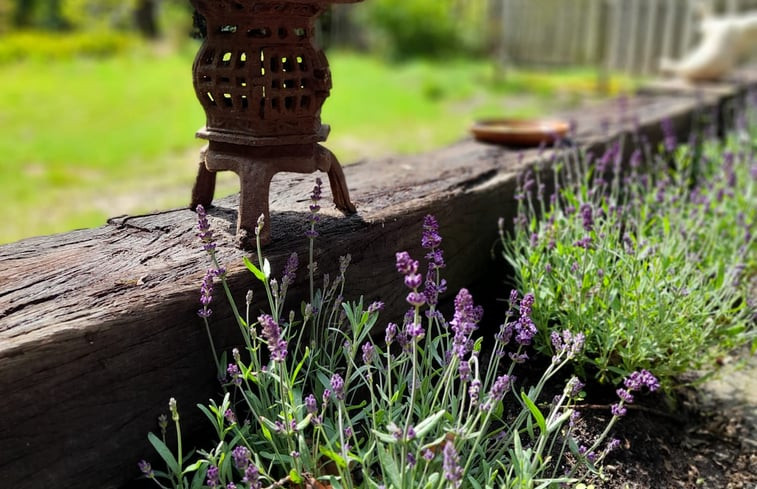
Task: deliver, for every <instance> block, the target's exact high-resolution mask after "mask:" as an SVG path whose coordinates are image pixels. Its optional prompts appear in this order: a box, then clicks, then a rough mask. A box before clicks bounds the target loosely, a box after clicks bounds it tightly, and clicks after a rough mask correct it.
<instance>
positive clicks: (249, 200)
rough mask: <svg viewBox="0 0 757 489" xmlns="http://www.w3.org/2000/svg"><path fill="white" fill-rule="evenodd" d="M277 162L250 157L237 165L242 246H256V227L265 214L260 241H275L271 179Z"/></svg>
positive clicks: (239, 228)
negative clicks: (251, 158) (272, 225)
mask: <svg viewBox="0 0 757 489" xmlns="http://www.w3.org/2000/svg"><path fill="white" fill-rule="evenodd" d="M276 172H277V169H276V168H275V165H273V164H271V163H269V162H267V161H249V162H246V164H241V165H239V166H238V167H237V168H236V173H237V175H239V186H240V192H239V214H238V216H237V239H236V240H237V244H238V245H239V246H240V247H242V248H252V247H254V246H255V228H256V227H257V224H258V218H259V217H260V216H261V215H262V216H263V228H262V229H261V231H260V243H261V245H266V244H268V243H270V242H271V214H270V211H269V208H268V197H269V194H270V187H271V180H272V179H273V176H274V175H275V174H276Z"/></svg>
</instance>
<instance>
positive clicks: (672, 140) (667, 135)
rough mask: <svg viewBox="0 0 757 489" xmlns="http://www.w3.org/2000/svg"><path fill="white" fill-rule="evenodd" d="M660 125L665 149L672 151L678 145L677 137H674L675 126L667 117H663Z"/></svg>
mask: <svg viewBox="0 0 757 489" xmlns="http://www.w3.org/2000/svg"><path fill="white" fill-rule="evenodd" d="M660 126H661V127H662V135H663V145H664V146H665V150H666V151H668V152H672V151H674V150H675V149H676V146H677V145H678V138H677V137H676V132H675V128H674V127H673V121H672V120H671V119H669V118H665V119H663V120H662V122H661V123H660Z"/></svg>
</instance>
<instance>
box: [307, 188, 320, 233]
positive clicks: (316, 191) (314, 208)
mask: <svg viewBox="0 0 757 489" xmlns="http://www.w3.org/2000/svg"><path fill="white" fill-rule="evenodd" d="M322 185H323V182H322V181H321V179H320V178H316V179H315V186H314V187H313V193H312V194H310V206H309V209H310V215H309V217H308V221H309V222H310V228H308V230H307V231H305V236H306V237H308V238H310V239H315V238H317V237H318V231H316V230H315V225H316V224H317V223H318V222H319V221H320V220H321V217H320V216H319V215H318V211H320V210H321V206H320V204H318V202H319V201H320V200H321V186H322Z"/></svg>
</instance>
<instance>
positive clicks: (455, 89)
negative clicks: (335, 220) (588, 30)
mask: <svg viewBox="0 0 757 489" xmlns="http://www.w3.org/2000/svg"><path fill="white" fill-rule="evenodd" d="M490 6H491V0H369V1H366V2H365V3H362V4H356V5H344V6H339V7H338V8H334V9H332V10H331V11H330V12H329V13H327V14H326V15H324V17H323V18H322V20H321V23H320V26H319V33H318V38H319V43H320V44H321V45H324V46H325V47H326V48H327V50H328V55H329V60H330V63H331V67H332V72H333V79H334V89H333V91H332V95H331V97H330V98H329V99H328V100H327V102H326V104H325V106H324V109H323V113H322V118H323V120H324V122H325V123H328V124H330V125H331V126H332V133H331V136H330V138H329V141H328V142H327V144H328V146H329V148H331V149H332V150H333V151H334V152H335V153H336V154H337V156H338V157H339V158H340V160H341V161H342V162H343V163H344V164H349V163H350V162H354V161H356V160H360V159H364V158H369V157H378V156H384V155H389V154H399V153H413V152H420V151H425V150H429V149H431V148H434V147H438V146H441V145H445V144H449V143H452V142H454V141H455V140H458V139H461V138H463V137H466V136H467V128H468V126H469V125H470V124H471V123H472V121H473V120H475V119H476V118H479V117H490V116H535V115H540V114H549V113H554V112H557V111H560V110H565V109H568V108H571V107H575V106H576V105H577V104H580V103H582V102H584V101H585V100H586V99H595V98H598V97H601V96H606V95H608V94H611V93H615V92H618V91H622V90H627V89H629V88H630V87H631V86H632V84H633V80H632V79H630V78H628V77H620V76H614V77H611V78H610V79H609V80H610V83H609V84H607V83H605V84H604V88H603V92H602V93H600V92H599V91H598V90H597V85H598V84H597V80H598V76H597V70H596V68H593V67H578V68H561V69H558V70H554V69H551V70H539V69H529V70H523V69H515V68H513V67H512V66H504V65H503V64H502V63H501V61H500V57H498V56H497V52H496V51H497V48H496V46H495V45H494V43H493V42H492V38H491V32H490V28H489V27H490V26H488V24H487V19H488V18H489V17H488V15H487V9H489V8H490ZM192 32H193V22H192V9H191V8H190V6H189V3H188V1H186V0H0V70H2V75H3V76H1V77H0V154H2V158H0V192H1V193H2V195H3V196H4V201H5V205H6V209H7V210H8V206H9V207H10V209H9V211H10V212H9V213H8V212H6V215H8V214H9V215H10V220H7V219H6V222H5V225H4V226H2V227H0V243H7V242H12V241H15V240H18V239H22V238H25V237H29V236H35V235H41V234H49V233H55V232H62V231H66V230H70V229H74V228H82V227H94V226H98V225H102V224H104V223H105V221H106V219H107V218H108V217H111V216H114V215H120V214H126V213H139V212H148V211H151V210H157V209H165V208H169V207H179V206H182V205H186V204H187V203H188V199H189V192H190V189H191V186H192V182H193V179H194V175H195V171H196V164H197V163H196V162H197V157H198V156H197V154H198V150H199V148H200V147H201V146H202V144H203V142H202V141H199V140H196V139H195V138H194V132H195V131H196V130H197V129H198V128H199V127H200V126H202V125H203V123H204V114H203V111H202V108H201V107H200V104H199V103H198V102H197V100H196V99H195V95H194V91H193V88H192V81H191V65H192V60H193V57H194V53H195V52H196V51H197V48H198V47H199V42H200V41H198V40H197V39H195V38H193V37H192V35H191V34H192ZM195 37H196V36H195ZM604 80H605V82H606V81H607V79H606V78H605V79H604ZM237 185H238V184H237V182H236V177H235V176H234V175H233V174H223V176H222V178H221V179H220V182H219V186H220V188H219V191H218V192H217V196H221V195H224V194H229V193H232V192H235V191H237V190H238V188H237Z"/></svg>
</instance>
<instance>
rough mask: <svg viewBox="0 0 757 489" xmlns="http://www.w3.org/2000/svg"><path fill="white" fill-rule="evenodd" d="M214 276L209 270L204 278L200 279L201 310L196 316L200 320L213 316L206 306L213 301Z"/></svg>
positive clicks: (214, 273) (213, 272)
mask: <svg viewBox="0 0 757 489" xmlns="http://www.w3.org/2000/svg"><path fill="white" fill-rule="evenodd" d="M215 275H216V272H215V271H214V270H212V269H209V270H208V271H206V272H205V277H204V278H203V279H202V285H201V286H200V304H202V309H200V310H199V311H197V315H198V316H200V317H201V318H208V317H210V315H211V314H213V311H212V310H211V309H210V307H208V306H209V305H210V303H211V301H212V300H213V277H215Z"/></svg>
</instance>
